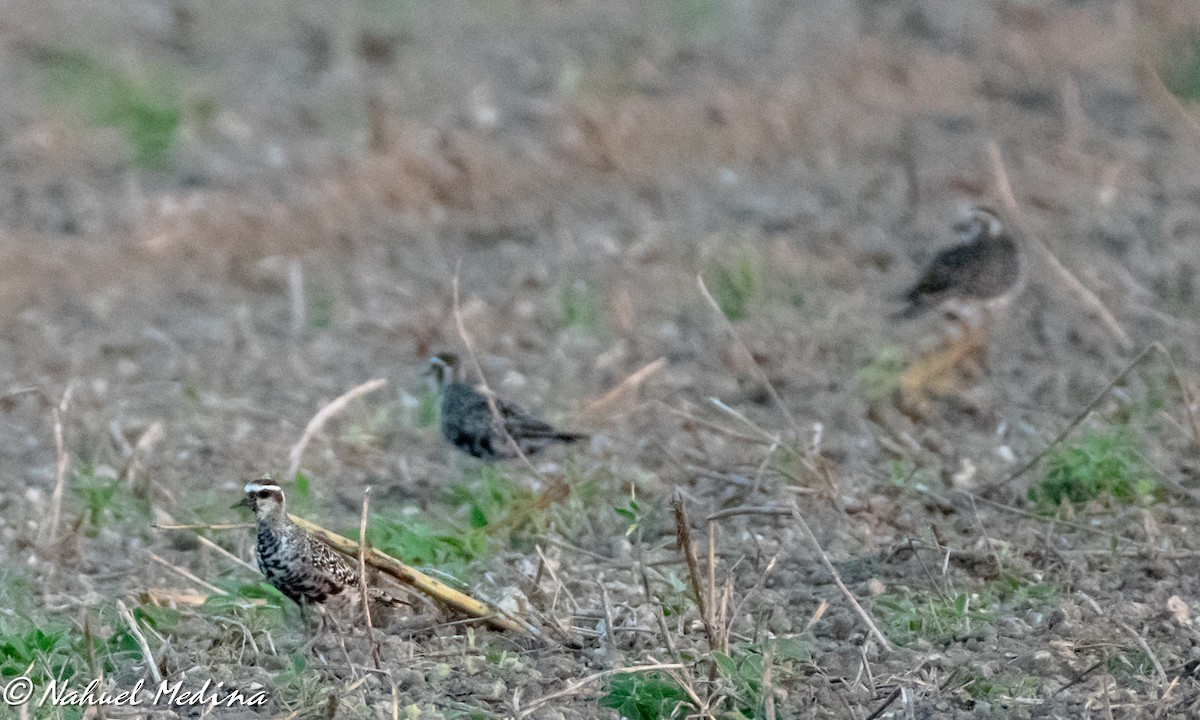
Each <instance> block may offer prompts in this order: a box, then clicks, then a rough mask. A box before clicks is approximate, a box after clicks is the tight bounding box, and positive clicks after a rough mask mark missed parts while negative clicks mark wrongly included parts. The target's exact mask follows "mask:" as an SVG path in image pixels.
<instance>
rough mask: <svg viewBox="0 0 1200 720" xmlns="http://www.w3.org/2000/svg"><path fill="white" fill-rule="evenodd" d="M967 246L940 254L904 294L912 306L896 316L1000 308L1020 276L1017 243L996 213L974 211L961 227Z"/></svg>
mask: <svg viewBox="0 0 1200 720" xmlns="http://www.w3.org/2000/svg"><path fill="white" fill-rule="evenodd" d="M961 230H962V232H963V234H964V235H965V236H966V237H967V238H969V239H968V241H967V242H965V243H963V244H960V245H955V246H953V247H949V248H946V249H945V250H942V251H941V252H939V253H938V254H937V255H935V256H934V257H933V260H931V261H930V262H929V265H928V266H926V268H925V270H924V272H922V273H921V277H920V279H918V280H917V282H916V283H915V284H914V285H913V286H912V287H911V288H909V289H908V290H907V291H905V293H904V295H903V299H904V300H905V301H906V302H907V303H908V305H907V306H906V307H905V308H904V309H903V310H901V311H900V312H899V313H898V317H902V318H912V317H916V316H918V315H921V314H922V313H924V312H925V311H927V310H931V309H933V308H942V309H944V310H949V311H951V312H952V313H955V314H962V311H963V309H964V308H968V307H972V306H974V307H984V308H987V307H996V306H999V305H1002V304H1003V303H1004V302H1006V301H1007V300H1008V299H1010V298H1011V296H1012V295H1013V294H1014V293H1015V290H1016V289H1017V287H1018V286H1019V285H1020V281H1021V277H1022V268H1021V253H1020V248H1019V247H1018V246H1017V242H1016V241H1015V240H1014V239H1013V238H1012V236H1010V235H1008V234H1007V233H1006V232H1004V228H1003V227H1002V225H1001V224H1000V220H999V218H998V217H997V216H996V214H995V213H994V212H993V211H991V210H989V209H987V208H975V209H974V210H973V211H972V212H971V215H970V218H969V219H968V220H967V222H966V223H964V224H963V226H962V227H961Z"/></svg>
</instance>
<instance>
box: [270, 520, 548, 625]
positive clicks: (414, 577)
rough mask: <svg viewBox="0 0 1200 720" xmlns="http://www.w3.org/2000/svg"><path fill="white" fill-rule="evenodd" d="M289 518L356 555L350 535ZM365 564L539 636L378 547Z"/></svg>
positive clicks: (466, 611)
mask: <svg viewBox="0 0 1200 720" xmlns="http://www.w3.org/2000/svg"><path fill="white" fill-rule="evenodd" d="M289 517H291V519H292V521H293V522H295V523H296V524H297V525H299V526H300V527H302V528H304V529H305V530H307V531H308V532H310V533H312V535H313V536H314V537H316V538H317V539H318V540H320V541H321V542H323V543H325V544H326V545H328V546H330V547H332V548H333V549H334V550H337V551H338V552H340V553H342V554H344V555H348V556H350V557H356V556H357V555H358V547H359V544H358V543H356V542H354V541H353V540H351V539H350V538H347V537H343V536H341V535H338V534H337V533H335V532H330V531H329V530H326V529H325V528H323V527H321V526H320V525H317V524H315V523H312V522H309V521H308V520H305V519H304V518H301V517H297V516H295V515H290V516H289ZM363 560H364V562H365V563H366V564H367V565H370V566H371V567H373V568H376V569H378V570H381V571H383V572H384V573H386V574H388V575H391V576H392V577H394V578H396V579H397V580H399V581H400V582H402V583H404V584H405V585H409V586H411V587H413V588H415V589H417V590H419V591H421V592H423V593H425V594H426V595H428V596H430V597H432V598H434V599H435V600H437V601H439V602H441V603H443V604H445V605H446V606H448V607H450V608H453V609H455V610H458V611H459V612H462V613H464V614H466V615H468V616H470V617H472V618H476V619H479V620H483V621H484V622H486V623H487V624H489V625H491V626H493V627H495V628H498V629H501V630H512V631H515V632H525V633H528V634H530V635H533V636H535V637H539V638H540V637H541V633H540V632H539V631H538V630H537V628H535V627H533V626H532V625H530V624H529V623H527V622H525V621H523V620H520V619H518V618H514V617H512V616H509V615H506V614H504V613H503V612H502V611H501V610H500V609H498V608H494V607H491V606H489V605H487V604H486V603H483V602H480V601H479V600H476V599H475V598H473V597H471V596H469V595H467V594H465V593H462V592H459V591H458V590H455V589H454V588H452V587H449V586H448V585H446V584H445V583H442V582H440V581H438V580H435V579H433V578H431V577H429V576H428V575H426V574H425V573H423V572H421V571H420V570H417V569H416V568H412V567H409V566H408V565H405V564H404V563H402V562H400V561H399V560H397V559H396V558H394V557H392V556H391V555H387V554H386V553H383V552H381V551H380V550H379V549H377V548H369V549H368V550H367V551H366V554H365V556H364V558H363Z"/></svg>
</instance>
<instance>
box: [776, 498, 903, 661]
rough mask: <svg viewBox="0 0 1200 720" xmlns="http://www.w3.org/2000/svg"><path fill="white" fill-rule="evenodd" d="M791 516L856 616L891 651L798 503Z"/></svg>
mask: <svg viewBox="0 0 1200 720" xmlns="http://www.w3.org/2000/svg"><path fill="white" fill-rule="evenodd" d="M792 517H793V518H795V519H796V523H797V524H798V525H799V526H800V529H801V530H802V531H803V532H804V535H805V536H806V537H807V538H808V541H809V542H810V543H812V546H813V549H814V550H816V551H817V557H818V558H820V560H821V564H822V565H824V566H825V570H826V572H828V573H829V574H830V576H831V577H832V578H833V582H834V584H836V585H837V586H838V589H839V590H841V591H842V595H844V596H845V597H846V600H847V601H848V602H849V603H850V606H851V607H853V608H854V612H856V613H858V616H859V617H860V618H862V621H863V622H864V623H866V625H867V628H868V629H869V630H870V631H871V634H872V635H874V636H875V639H877V640H878V641H879V644H880V645H881V646H882V647H883V649H884V650H886V651H888V652H891V651H892V643H891V642H890V641H888V639H887V637H886V636H885V635H884V634H883V633H882V632H881V631H880V630H879V626H878V625H876V624H875V620H873V619H872V618H871V614H870V613H868V612H867V611H866V608H864V607H863V606H862V605H861V604H860V603H859V602H858V598H856V597H854V593H852V592H850V588H848V587H846V584H845V583H844V582H842V576H841V575H840V574H838V571H837V568H835V567H834V566H833V563H832V562H830V561H829V556H828V555H826V554H825V550H824V549H822V548H821V543H819V542H817V536H816V535H814V534H813V531H812V529H811V528H809V527H808V523H807V522H806V521H805V520H804V516H803V515H802V514H801V513H800V506H799V505H792Z"/></svg>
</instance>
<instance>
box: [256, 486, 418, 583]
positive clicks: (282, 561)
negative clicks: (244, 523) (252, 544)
mask: <svg viewBox="0 0 1200 720" xmlns="http://www.w3.org/2000/svg"><path fill="white" fill-rule="evenodd" d="M245 492H246V497H245V499H243V500H242V502H240V503H238V505H237V506H235V507H239V506H240V507H248V508H250V509H251V510H252V511H253V512H254V515H255V517H256V519H257V538H258V547H257V551H256V553H255V554H256V556H257V559H258V569H259V570H261V571H262V574H263V575H264V576H265V577H266V578H267V581H268V582H270V583H271V584H272V585H274V586H275V587H276V588H277V589H278V590H279V591H280V592H281V593H283V594H284V595H286V596H288V597H289V598H291V599H292V600H293V601H295V602H296V603H297V604H299V605H307V604H310V603H321V604H323V603H326V602H328V601H329V600H330V599H331V598H333V597H335V596H338V595H341V594H343V593H351V594H353V595H352V596H356V595H357V593H358V592H359V590H358V587H359V586H358V570H356V569H355V568H353V567H351V565H350V564H349V563H348V562H347V561H346V560H345V558H343V557H342V556H341V555H340V554H339V553H338V552H337V551H336V550H334V549H333V548H331V547H329V546H328V545H326V544H325V543H323V542H321V541H320V540H318V539H316V538H315V537H313V536H312V535H310V534H309V533H308V532H307V531H306V530H304V529H303V528H301V527H300V526H299V525H297V524H296V523H294V522H292V520H291V518H289V517H288V515H287V505H286V502H285V500H284V496H283V490H282V488H280V487H279V486H278V485H276V484H275V483H274V482H272V481H271V479H270V478H269V477H263V478H261V479H259V480H257V481H255V482H251V483H247V484H246V488H245ZM367 594H368V596H369V597H370V598H371V599H372V600H378V601H380V602H384V603H387V604H390V605H397V604H401V603H400V601H398V600H396V599H395V598H393V597H392V596H390V595H388V594H387V593H385V592H383V591H381V590H379V589H378V588H374V587H368V588H367Z"/></svg>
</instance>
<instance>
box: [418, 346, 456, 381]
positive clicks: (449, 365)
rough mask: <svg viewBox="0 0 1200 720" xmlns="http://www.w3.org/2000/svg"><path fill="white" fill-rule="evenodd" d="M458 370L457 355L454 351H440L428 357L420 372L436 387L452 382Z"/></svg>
mask: <svg viewBox="0 0 1200 720" xmlns="http://www.w3.org/2000/svg"><path fill="white" fill-rule="evenodd" d="M457 372H458V356H457V355H455V354H454V353H440V354H438V355H434V356H433V357H431V358H429V363H428V364H427V365H426V367H425V372H424V373H422V374H423V375H425V376H426V377H428V378H429V379H430V382H431V383H432V384H433V385H434V386H435V387H436V388H438V389H440V388H442V387H445V386H446V385H447V384H449V383H452V382H454V379H455V375H456V374H457Z"/></svg>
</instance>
